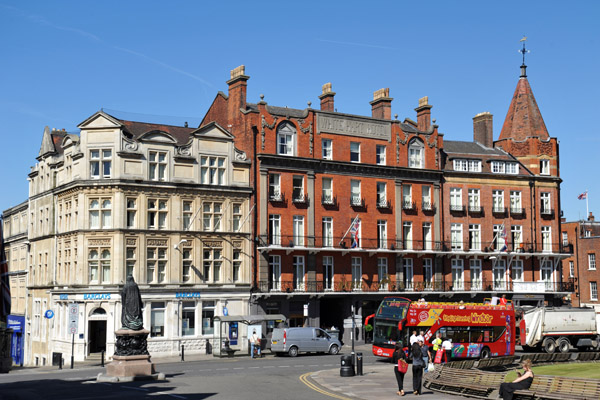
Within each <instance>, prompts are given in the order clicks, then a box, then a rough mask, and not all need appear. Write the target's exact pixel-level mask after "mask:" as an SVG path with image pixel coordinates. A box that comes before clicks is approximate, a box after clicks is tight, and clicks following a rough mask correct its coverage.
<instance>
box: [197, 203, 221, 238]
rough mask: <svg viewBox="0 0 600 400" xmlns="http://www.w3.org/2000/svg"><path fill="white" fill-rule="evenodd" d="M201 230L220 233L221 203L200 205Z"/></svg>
mask: <svg viewBox="0 0 600 400" xmlns="http://www.w3.org/2000/svg"><path fill="white" fill-rule="evenodd" d="M202 230H204V231H205V232H208V231H211V232H221V231H222V230H223V203H222V202H219V201H215V202H210V201H205V202H203V203H202Z"/></svg>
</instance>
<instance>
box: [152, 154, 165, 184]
mask: <svg viewBox="0 0 600 400" xmlns="http://www.w3.org/2000/svg"><path fill="white" fill-rule="evenodd" d="M168 170H169V154H168V152H166V151H158V150H151V151H149V152H148V180H150V181H155V182H166V181H167V180H168V176H169V172H168Z"/></svg>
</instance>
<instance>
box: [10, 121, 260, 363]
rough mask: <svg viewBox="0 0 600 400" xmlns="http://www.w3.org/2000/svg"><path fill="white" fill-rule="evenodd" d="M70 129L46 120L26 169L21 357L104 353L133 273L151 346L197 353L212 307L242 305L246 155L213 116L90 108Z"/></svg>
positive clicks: (246, 272) (39, 359)
mask: <svg viewBox="0 0 600 400" xmlns="http://www.w3.org/2000/svg"><path fill="white" fill-rule="evenodd" d="M79 128H80V133H79V134H70V133H67V132H64V131H50V130H49V129H46V130H45V131H44V134H43V139H42V146H41V149H40V153H39V156H38V158H37V159H38V163H37V164H36V165H35V166H34V167H32V170H31V173H30V174H29V180H30V196H29V200H28V206H27V207H26V211H27V213H28V224H29V226H28V229H27V235H26V236H27V242H28V243H27V246H28V249H29V250H28V257H29V260H28V263H27V265H28V267H27V289H28V294H27V299H26V305H25V309H26V310H27V320H26V332H27V337H26V341H25V344H26V346H25V349H26V350H25V363H26V364H31V365H44V364H47V363H48V362H49V360H50V357H51V355H52V354H53V353H55V352H58V353H62V354H63V355H64V358H65V360H66V361H67V362H68V360H69V358H70V357H68V355H70V354H71V344H72V341H74V348H75V351H74V356H75V360H76V361H80V360H83V359H85V358H87V357H90V356H94V354H98V355H99V353H100V352H101V351H106V354H107V355H108V356H111V355H112V353H113V352H114V342H115V336H114V331H115V330H117V329H119V328H120V326H121V325H120V311H121V304H120V290H121V288H122V287H123V284H124V282H125V279H126V276H128V275H130V274H131V275H133V276H134V278H135V280H136V281H137V282H138V284H139V286H140V290H141V293H142V299H143V301H144V310H143V312H144V325H145V328H146V329H148V330H150V337H149V339H148V348H149V351H150V352H151V353H152V354H153V355H161V354H162V355H171V354H178V352H179V351H180V348H181V345H185V347H186V351H188V352H204V351H206V350H207V346H208V347H210V343H211V342H212V340H213V338H214V337H215V332H214V328H213V317H214V316H215V315H222V313H223V312H224V309H228V310H230V312H231V313H233V314H242V313H244V311H245V310H247V308H248V293H249V291H250V283H251V270H250V268H249V266H250V265H251V262H250V260H251V250H252V244H251V241H250V240H249V239H250V225H249V223H248V222H246V221H244V219H245V218H246V217H247V215H248V214H249V212H250V205H249V197H250V193H251V189H250V187H249V181H248V178H249V171H250V163H249V161H248V160H246V158H245V155H244V153H243V152H241V151H239V150H237V149H236V148H235V146H234V143H233V137H232V136H231V135H230V134H229V133H228V132H227V131H226V130H225V129H223V128H221V127H220V126H218V125H217V124H209V125H206V126H204V127H202V128H201V129H192V128H188V127H177V126H165V125H156V124H148V123H140V122H134V121H124V120H119V119H117V118H115V117H113V116H111V115H108V114H106V113H104V112H98V113H96V114H94V115H92V116H91V117H90V118H88V119H87V120H86V121H84V122H82V123H81V124H80V125H79ZM5 214H6V216H7V217H8V214H7V213H5ZM5 220H6V218H5ZM11 249H12V247H11ZM16 254H20V253H16ZM12 257H16V256H12ZM19 268H20V267H19ZM73 303H74V304H77V306H78V314H79V318H78V326H77V329H76V331H75V332H74V333H73V332H72V331H71V330H70V327H69V315H68V310H69V306H70V304H73ZM49 311H50V312H49Z"/></svg>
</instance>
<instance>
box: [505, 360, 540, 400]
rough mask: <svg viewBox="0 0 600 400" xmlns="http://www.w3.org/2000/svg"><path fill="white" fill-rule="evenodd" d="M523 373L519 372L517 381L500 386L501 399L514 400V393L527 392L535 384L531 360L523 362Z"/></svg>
mask: <svg viewBox="0 0 600 400" xmlns="http://www.w3.org/2000/svg"><path fill="white" fill-rule="evenodd" d="M521 365H522V366H523V373H522V374H521V373H520V372H518V371H517V375H519V376H518V377H517V379H515V380H514V381H512V382H510V383H508V382H504V383H502V384H501V385H500V393H499V394H500V397H502V399H504V400H512V399H513V397H514V395H515V394H514V393H515V391H517V390H526V389H529V388H530V387H531V383H532V382H533V371H532V370H531V360H529V359H527V360H525V361H523V364H521Z"/></svg>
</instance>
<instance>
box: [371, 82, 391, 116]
mask: <svg viewBox="0 0 600 400" xmlns="http://www.w3.org/2000/svg"><path fill="white" fill-rule="evenodd" d="M392 100H394V99H392V98H391V97H390V88H383V89H379V90H376V91H374V92H373V101H371V102H370V103H369V104H371V115H372V116H373V118H379V119H392Z"/></svg>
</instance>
